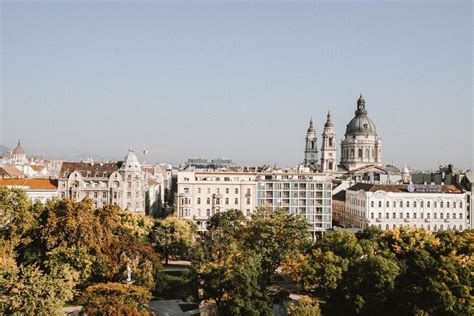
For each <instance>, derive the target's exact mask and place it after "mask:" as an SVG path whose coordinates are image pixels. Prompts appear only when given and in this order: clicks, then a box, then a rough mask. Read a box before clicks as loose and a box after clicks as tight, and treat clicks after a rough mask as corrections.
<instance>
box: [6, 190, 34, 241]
mask: <svg viewBox="0 0 474 316" xmlns="http://www.w3.org/2000/svg"><path fill="white" fill-rule="evenodd" d="M40 209H41V208H40V207H39V206H38V205H37V206H36V207H35V208H32V206H31V204H30V202H29V200H28V198H27V196H26V193H25V191H23V190H21V189H9V188H6V187H0V236H1V237H2V238H3V239H5V240H10V241H11V242H13V243H16V244H18V243H20V242H21V243H24V244H26V243H29V242H30V239H29V236H28V232H29V231H30V230H31V229H32V228H33V227H34V226H35V224H36V217H37V216H38V214H37V213H36V212H35V211H37V212H39V211H40Z"/></svg>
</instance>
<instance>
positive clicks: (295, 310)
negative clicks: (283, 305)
mask: <svg viewBox="0 0 474 316" xmlns="http://www.w3.org/2000/svg"><path fill="white" fill-rule="evenodd" d="M288 315H291V316H320V315H321V310H320V308H319V303H318V301H316V300H315V299H313V298H311V297H310V296H304V295H303V296H301V297H300V299H299V300H298V301H291V302H289V303H288Z"/></svg>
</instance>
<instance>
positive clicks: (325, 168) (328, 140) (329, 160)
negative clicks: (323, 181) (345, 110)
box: [321, 111, 337, 172]
mask: <svg viewBox="0 0 474 316" xmlns="http://www.w3.org/2000/svg"><path fill="white" fill-rule="evenodd" d="M336 154H337V149H336V133H335V132H334V124H333V123H332V119H331V112H329V111H328V115H327V119H326V123H325V124H324V130H323V134H322V144H321V171H322V172H334V171H336V170H337V160H336Z"/></svg>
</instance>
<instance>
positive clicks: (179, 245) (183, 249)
mask: <svg viewBox="0 0 474 316" xmlns="http://www.w3.org/2000/svg"><path fill="white" fill-rule="evenodd" d="M195 232H196V228H195V226H194V225H193V224H192V223H190V222H188V221H186V220H183V219H180V218H177V217H174V216H170V217H167V218H165V219H162V220H156V221H155V226H154V227H153V229H152V231H151V232H150V235H149V239H150V242H151V244H152V245H153V247H154V248H155V249H156V251H158V252H159V253H160V254H162V255H163V257H164V258H165V264H168V260H169V258H170V256H177V257H181V258H183V257H186V256H187V255H188V252H189V250H190V249H191V246H192V242H193V238H194V234H195Z"/></svg>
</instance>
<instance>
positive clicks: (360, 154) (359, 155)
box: [358, 149, 362, 158]
mask: <svg viewBox="0 0 474 316" xmlns="http://www.w3.org/2000/svg"><path fill="white" fill-rule="evenodd" d="M358 157H359V158H362V149H359V152H358Z"/></svg>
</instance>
